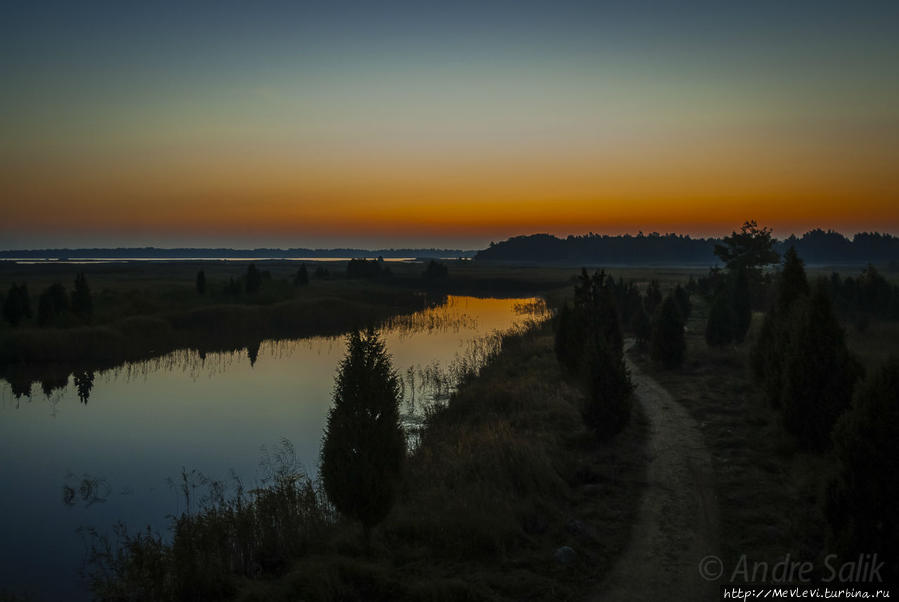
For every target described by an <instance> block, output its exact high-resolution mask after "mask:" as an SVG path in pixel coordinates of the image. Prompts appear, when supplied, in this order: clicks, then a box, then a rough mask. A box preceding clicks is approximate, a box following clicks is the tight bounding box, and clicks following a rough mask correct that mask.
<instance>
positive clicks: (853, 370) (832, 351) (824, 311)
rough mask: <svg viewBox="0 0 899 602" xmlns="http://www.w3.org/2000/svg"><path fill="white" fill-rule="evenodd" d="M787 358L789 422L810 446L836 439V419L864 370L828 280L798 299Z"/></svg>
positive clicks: (785, 379)
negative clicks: (834, 303) (850, 344)
mask: <svg viewBox="0 0 899 602" xmlns="http://www.w3.org/2000/svg"><path fill="white" fill-rule="evenodd" d="M789 326H790V328H789V331H788V333H787V336H788V339H787V344H786V348H785V355H784V362H783V375H782V378H783V383H782V384H783V392H782V398H781V402H782V405H783V418H784V426H785V427H786V428H787V430H788V431H790V432H791V433H793V434H794V435H796V437H797V438H798V440H799V442H800V444H801V445H802V446H803V447H805V448H808V449H815V450H822V449H825V448H827V447H829V445H830V434H831V431H832V430H833V425H834V424H835V423H836V421H837V419H838V418H839V417H840V415H841V414H842V413H843V412H844V411H846V409H847V408H848V407H849V402H850V400H851V399H852V389H853V386H854V385H855V381H856V380H857V379H858V377H859V376H860V373H861V367H860V366H859V364H858V362H856V361H855V359H853V358H852V356H851V355H850V353H849V350H848V348H847V347H846V343H845V340H844V334H843V329H842V327H841V326H840V324H839V322H838V321H837V319H836V317H835V316H834V314H833V310H832V308H831V304H830V297H829V296H828V294H827V290H826V288H825V286H824V285H823V284H819V286H817V287H816V288H815V292H814V294H813V295H812V296H811V298H810V299H808V300H805V299H803V300H801V301H798V302H797V303H796V305H795V306H794V307H793V309H792V311H791V317H790V325H789Z"/></svg>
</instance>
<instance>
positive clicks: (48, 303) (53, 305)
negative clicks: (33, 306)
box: [37, 282, 74, 326]
mask: <svg viewBox="0 0 899 602" xmlns="http://www.w3.org/2000/svg"><path fill="white" fill-rule="evenodd" d="M73 297H74V296H73ZM68 310H69V297H68V295H67V294H66V289H65V288H64V287H63V285H61V284H60V283H58V282H56V283H54V284H51V285H50V286H48V287H47V288H46V289H44V291H43V292H42V293H41V294H40V296H39V297H38V299H37V323H38V324H39V325H40V326H46V325H47V324H50V323H51V322H54V321H55V320H57V319H58V318H59V317H60V316H62V315H63V314H65V313H66V312H67V311H68Z"/></svg>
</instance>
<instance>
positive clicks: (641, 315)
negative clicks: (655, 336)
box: [631, 300, 652, 345]
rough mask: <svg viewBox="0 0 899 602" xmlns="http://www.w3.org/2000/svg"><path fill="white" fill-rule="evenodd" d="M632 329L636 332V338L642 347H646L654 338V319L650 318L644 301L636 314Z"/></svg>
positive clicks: (632, 321)
mask: <svg viewBox="0 0 899 602" xmlns="http://www.w3.org/2000/svg"><path fill="white" fill-rule="evenodd" d="M631 329H632V330H633V331H634V337H635V338H636V339H637V343H639V344H640V345H645V344H646V343H648V342H649V339H650V338H651V337H652V319H651V318H650V317H649V313H648V312H647V311H646V308H645V307H644V305H643V302H642V300H641V302H640V304H639V305H638V306H637V309H636V311H635V312H634V317H633V318H632V320H631Z"/></svg>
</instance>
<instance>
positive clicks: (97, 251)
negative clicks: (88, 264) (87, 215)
mask: <svg viewBox="0 0 899 602" xmlns="http://www.w3.org/2000/svg"><path fill="white" fill-rule="evenodd" d="M474 254H475V251H463V250H461V249H433V248H431V249H377V250H366V249H349V248H339V249H305V248H300V247H298V248H291V249H273V248H260V249H229V248H196V249H194V248H176V249H160V248H157V247H121V248H115V249H106V248H91V249H21V250H18V249H10V250H0V258H5V259H66V258H67V259H132V258H133V259H185V258H189V259H218V258H235V259H238V258H259V259H266V258H273V259H279V258H291V257H309V258H316V257H320V258H332V257H350V258H368V259H374V258H377V257H388V258H399V257H424V258H431V257H433V258H442V257H472V256H473V255H474Z"/></svg>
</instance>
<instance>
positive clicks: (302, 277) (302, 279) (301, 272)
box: [293, 263, 309, 286]
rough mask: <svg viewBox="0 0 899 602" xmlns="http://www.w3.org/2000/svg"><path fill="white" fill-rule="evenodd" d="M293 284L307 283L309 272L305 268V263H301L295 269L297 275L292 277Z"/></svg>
mask: <svg viewBox="0 0 899 602" xmlns="http://www.w3.org/2000/svg"><path fill="white" fill-rule="evenodd" d="M293 284H294V286H306V285H307V284H309V272H308V271H307V270H306V264H305V263H301V264H300V267H299V269H298V270H297V275H296V276H294V279H293Z"/></svg>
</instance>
